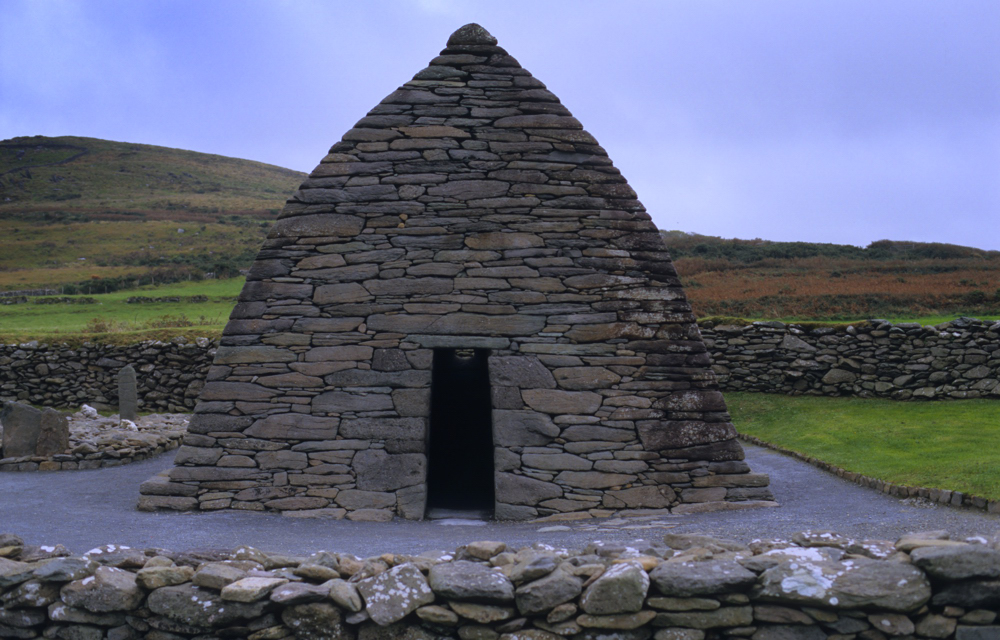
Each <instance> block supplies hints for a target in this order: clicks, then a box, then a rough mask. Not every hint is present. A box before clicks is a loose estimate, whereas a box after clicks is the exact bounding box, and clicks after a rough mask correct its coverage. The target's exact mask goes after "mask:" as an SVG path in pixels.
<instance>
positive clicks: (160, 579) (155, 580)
mask: <svg viewBox="0 0 1000 640" xmlns="http://www.w3.org/2000/svg"><path fill="white" fill-rule="evenodd" d="M192 576H194V569H193V568H191V567H187V566H180V567H176V566H170V567H148V568H143V569H139V571H138V572H137V573H136V575H135V579H136V582H137V583H138V584H139V586H140V587H142V588H143V589H146V590H149V591H152V590H153V589H159V588H160V587H172V586H174V585H178V584H183V583H185V582H188V581H189V580H191V577H192Z"/></svg>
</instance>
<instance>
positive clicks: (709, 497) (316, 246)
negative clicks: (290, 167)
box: [142, 25, 771, 519]
mask: <svg viewBox="0 0 1000 640" xmlns="http://www.w3.org/2000/svg"><path fill="white" fill-rule="evenodd" d="M437 348H461V349H488V350H490V356H489V380H490V386H491V391H492V419H493V426H492V428H493V436H494V443H495V447H496V449H495V460H494V465H495V471H496V475H495V477H496V482H495V488H496V510H495V515H496V517H497V518H500V519H525V518H534V517H538V516H547V515H552V514H556V513H567V512H577V513H583V514H585V513H587V512H593V511H600V512H606V511H607V510H608V509H667V508H675V509H681V510H684V509H687V510H691V509H692V508H693V509H704V508H705V505H706V503H708V504H712V505H716V506H720V505H724V504H725V503H727V502H739V503H741V506H747V505H748V504H752V503H754V502H756V501H768V500H770V499H771V494H770V492H769V491H768V489H767V487H766V485H767V477H766V476H764V475H759V474H752V473H750V469H749V467H748V466H747V465H746V464H745V463H744V462H742V459H743V450H742V448H741V446H740V444H739V443H738V441H737V440H736V431H735V430H734V428H733V425H732V424H731V422H730V417H729V414H728V413H727V411H726V405H725V402H724V401H723V398H722V394H721V393H720V392H719V391H718V387H717V384H716V380H715V376H714V374H713V373H712V371H711V369H710V368H709V365H710V359H709V355H708V353H707V352H706V349H705V345H704V344H703V342H702V340H701V337H700V334H699V332H698V327H697V325H696V324H695V321H694V316H693V315H692V313H691V308H690V306H689V305H688V303H687V300H686V298H685V295H684V292H683V290H682V289H681V284H680V282H679V280H678V278H677V275H676V273H675V271H674V267H673V265H672V263H671V260H670V257H669V255H668V254H667V251H666V248H665V247H664V244H663V241H662V239H661V237H660V235H659V233H658V232H657V229H656V227H655V226H654V225H653V223H652V222H651V221H650V217H649V215H648V214H647V213H646V212H645V210H644V208H643V206H642V204H641V203H640V202H639V201H638V200H637V199H636V195H635V193H634V192H633V191H632V189H631V188H630V187H629V186H628V184H627V183H626V181H625V179H624V178H623V177H622V176H621V174H620V173H619V171H618V169H616V168H615V167H614V166H613V165H612V163H611V160H610V159H609V158H608V155H607V153H606V152H605V150H604V149H603V148H601V147H600V146H599V145H598V143H597V141H596V140H595V139H594V137H593V136H591V135H590V134H589V133H587V132H586V131H584V130H583V128H582V126H581V125H580V123H579V122H578V121H577V120H576V119H575V118H574V117H572V115H571V114H570V112H569V111H568V110H567V109H566V107H564V106H563V105H562V104H561V103H560V102H559V100H558V98H556V96H555V95H553V94H552V93H551V92H549V91H548V90H546V89H545V86H544V85H543V84H542V83H541V82H539V81H538V80H536V79H534V78H533V77H532V76H531V75H530V74H529V73H528V72H527V71H526V70H524V69H522V68H521V66H520V65H519V64H518V63H517V61H516V60H514V58H512V57H510V56H509V55H508V54H507V52H506V51H504V50H503V49H502V48H500V47H498V46H497V45H496V39H495V38H493V37H492V36H491V35H489V34H488V33H487V32H486V31H485V30H484V29H483V28H482V27H479V26H478V25H467V26H466V27H463V28H461V29H459V30H458V31H457V32H455V34H453V35H452V37H451V39H450V40H449V41H448V46H447V48H446V49H445V50H444V51H443V52H442V53H441V55H440V56H438V57H437V58H434V59H433V60H432V61H431V64H430V66H429V67H427V68H426V69H424V70H422V71H420V72H419V73H417V74H416V76H415V77H414V79H413V80H412V81H410V82H408V83H406V84H405V85H404V86H403V87H401V88H400V89H399V90H397V91H395V92H393V93H392V94H390V95H389V96H388V97H387V98H385V99H384V100H383V101H382V102H381V103H380V104H379V105H378V106H377V107H375V108H374V109H372V110H371V111H370V112H369V114H368V115H367V116H366V117H364V118H362V119H361V120H360V121H359V122H358V123H357V125H355V127H354V128H352V129H351V130H349V131H348V132H347V133H346V134H344V137H343V140H342V141H341V142H338V143H337V144H335V145H334V146H333V148H332V149H331V150H330V153H329V155H327V156H326V157H325V158H323V160H322V162H321V163H320V164H319V166H318V167H316V169H315V170H314V171H313V172H312V174H311V175H310V177H309V178H308V179H307V180H306V181H305V182H304V183H303V184H302V186H301V188H300V189H299V191H297V192H296V193H295V194H294V196H293V198H292V199H291V200H290V201H289V202H288V204H287V205H286V206H285V208H284V210H283V212H282V214H281V216H280V219H279V221H278V222H277V223H276V224H275V226H274V228H273V229H272V230H271V233H270V235H269V237H268V240H267V241H266V242H265V244H264V247H263V249H262V250H261V252H260V254H259V255H258V257H257V260H256V262H255V263H254V265H253V268H252V269H251V271H250V274H249V277H248V278H247V283H246V286H245V287H244V289H243V292H242V293H241V295H240V298H239V303H238V304H237V305H236V308H235V309H234V311H233V313H232V316H231V319H230V321H229V324H228V325H227V327H226V329H225V333H224V337H223V340H222V343H221V346H220V348H219V350H218V353H217V355H216V358H215V364H214V366H213V367H212V369H211V370H210V372H209V375H208V382H207V384H206V385H205V388H204V390H203V392H202V393H201V396H200V399H199V404H198V406H197V408H196V414H195V416H194V417H193V419H192V421H191V424H190V427H189V435H188V437H187V439H186V440H185V446H184V447H182V448H181V450H180V451H179V453H178V456H177V459H176V465H177V466H176V467H175V468H173V469H172V470H171V471H170V473H169V478H170V482H169V483H160V484H159V486H158V491H159V493H158V495H155V496H153V495H148V496H145V497H144V498H143V502H142V506H143V508H158V507H168V508H184V509H193V508H200V509H221V508H231V509H250V510H265V509H271V510H283V511H284V510H297V511H300V512H306V513H308V514H312V515H317V516H330V517H343V516H344V515H345V514H346V515H347V517H349V518H356V519H387V518H391V517H392V516H393V515H394V514H395V515H400V516H403V517H406V518H421V517H423V515H424V505H425V496H426V486H427V485H426V477H427V457H426V454H427V451H426V442H427V433H428V418H429V413H430V409H429V405H430V384H431V364H432V356H433V350H434V349H437ZM171 487H173V488H174V489H175V492H174V493H172V494H171Z"/></svg>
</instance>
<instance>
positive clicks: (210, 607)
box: [146, 583, 269, 628]
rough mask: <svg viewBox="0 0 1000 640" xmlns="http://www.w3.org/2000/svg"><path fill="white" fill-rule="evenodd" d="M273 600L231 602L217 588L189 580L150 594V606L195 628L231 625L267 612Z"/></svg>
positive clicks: (174, 619) (150, 608)
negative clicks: (220, 595) (205, 586)
mask: <svg viewBox="0 0 1000 640" xmlns="http://www.w3.org/2000/svg"><path fill="white" fill-rule="evenodd" d="M268 604H269V602H268V601H267V600H259V601H257V602H253V603H249V604H247V603H242V602H227V601H225V600H223V599H222V598H221V597H219V594H218V593H217V592H215V591H211V590H209V589H205V588H203V587H198V586H196V585H193V584H190V583H187V584H182V585H177V586H175V587H163V588H161V589H157V590H155V591H153V592H152V593H150V594H149V598H148V599H147V600H146V606H148V607H149V610H150V611H152V612H153V613H155V614H158V615H161V616H163V617H165V618H168V619H170V620H173V621H174V622H179V623H181V624H186V625H191V626H193V627H202V628H212V627H228V626H231V625H233V624H235V623H238V622H243V621H246V620H252V619H254V618H257V617H259V616H260V615H262V614H263V613H264V610H265V608H266V607H267V605H268Z"/></svg>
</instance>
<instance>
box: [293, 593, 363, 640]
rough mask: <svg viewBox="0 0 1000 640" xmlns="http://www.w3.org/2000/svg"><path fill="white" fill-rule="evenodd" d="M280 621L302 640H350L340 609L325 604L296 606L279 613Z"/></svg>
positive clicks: (316, 603)
mask: <svg viewBox="0 0 1000 640" xmlns="http://www.w3.org/2000/svg"><path fill="white" fill-rule="evenodd" d="M281 621H282V622H284V623H285V626H287V627H288V628H289V629H294V630H295V637H296V638H301V639H302V640H352V639H353V637H354V634H353V633H351V632H350V631H349V629H348V627H347V626H346V625H344V623H343V619H342V615H341V612H340V609H338V608H337V607H335V606H333V605H332V604H329V603H327V602H313V603H308V604H296V605H292V606H291V607H288V608H287V609H285V610H284V611H282V612H281Z"/></svg>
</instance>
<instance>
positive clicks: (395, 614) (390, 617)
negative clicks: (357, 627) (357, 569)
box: [357, 563, 434, 626]
mask: <svg viewBox="0 0 1000 640" xmlns="http://www.w3.org/2000/svg"><path fill="white" fill-rule="evenodd" d="M357 587H358V591H359V592H360V593H361V596H362V597H363V598H364V600H365V606H366V608H365V610H366V611H367V612H368V615H369V616H371V619H372V620H373V621H374V622H376V623H377V624H379V625H383V626H384V625H388V624H392V623H393V622H397V621H399V620H402V619H403V618H405V617H406V616H407V614H409V613H411V612H413V611H416V610H417V609H418V608H419V607H421V606H423V605H425V604H430V603H432V602H434V592H433V591H431V588H430V585H428V584H427V580H426V579H425V578H424V574H423V573H421V572H420V569H418V568H417V567H416V565H413V564H411V563H404V564H401V565H397V566H395V567H393V568H392V569H389V570H388V571H385V572H383V573H380V574H379V575H377V576H375V577H372V578H367V579H365V580H361V581H360V582H358V584H357Z"/></svg>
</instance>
